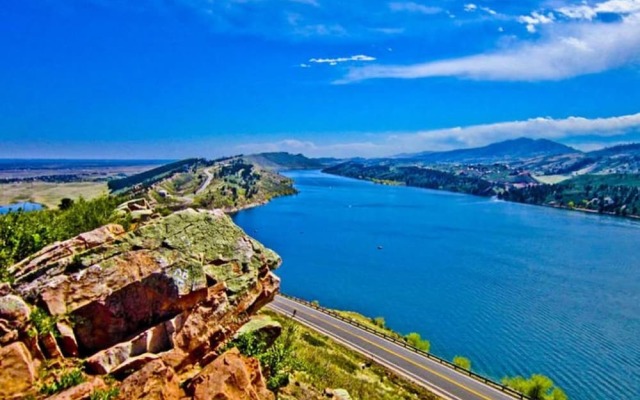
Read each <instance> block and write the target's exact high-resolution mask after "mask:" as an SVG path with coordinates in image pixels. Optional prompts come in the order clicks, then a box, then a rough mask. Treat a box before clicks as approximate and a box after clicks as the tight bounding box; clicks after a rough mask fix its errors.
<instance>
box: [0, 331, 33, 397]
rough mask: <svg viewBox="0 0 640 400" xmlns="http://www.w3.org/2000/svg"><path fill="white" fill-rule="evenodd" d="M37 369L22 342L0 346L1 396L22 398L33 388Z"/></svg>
mask: <svg viewBox="0 0 640 400" xmlns="http://www.w3.org/2000/svg"><path fill="white" fill-rule="evenodd" d="M35 380H36V370H35V367H34V365H33V361H32V359H31V354H29V351H28V350H27V348H26V347H25V345H24V343H22V342H14V343H12V344H10V345H8V346H6V347H2V348H0V398H1V399H11V398H22V397H23V395H24V394H25V393H26V392H28V391H29V390H30V389H32V386H33V383H34V382H35Z"/></svg>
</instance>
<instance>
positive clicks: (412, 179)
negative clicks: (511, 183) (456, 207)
mask: <svg viewBox="0 0 640 400" xmlns="http://www.w3.org/2000/svg"><path fill="white" fill-rule="evenodd" d="M324 172H326V173H329V174H335V175H342V176H348V177H351V178H357V179H366V180H370V181H385V182H397V183H403V184H405V185H407V186H415V187H421V188H427V189H438V190H446V191H449V192H460V193H468V194H474V195H480V196H490V195H493V194H494V192H493V185H492V184H491V183H490V182H488V181H486V180H484V179H480V178H476V177H470V176H465V175H456V174H453V173H449V172H444V171H438V170H435V169H431V168H423V167H417V166H409V167H402V166H392V165H382V164H377V165H371V166H367V165H364V164H361V163H357V162H348V163H343V164H340V165H336V166H334V167H330V168H327V169H325V170H324Z"/></svg>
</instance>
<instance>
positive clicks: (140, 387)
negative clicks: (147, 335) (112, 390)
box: [118, 360, 213, 400]
mask: <svg viewBox="0 0 640 400" xmlns="http://www.w3.org/2000/svg"><path fill="white" fill-rule="evenodd" d="M183 397H185V394H184V391H183V390H182V389H181V388H180V380H179V379H178V376H177V374H176V372H175V371H174V370H173V368H171V367H168V366H167V365H165V364H164V363H163V362H162V361H160V360H154V361H152V362H150V363H148V364H147V365H146V366H145V367H144V368H142V369H141V370H139V371H138V372H136V373H134V374H132V375H130V376H129V377H128V378H127V379H125V380H124V381H123V382H122V385H121V386H120V392H119V395H118V399H122V400H128V399H145V400H172V399H182V398H183ZM210 398H213V397H210Z"/></svg>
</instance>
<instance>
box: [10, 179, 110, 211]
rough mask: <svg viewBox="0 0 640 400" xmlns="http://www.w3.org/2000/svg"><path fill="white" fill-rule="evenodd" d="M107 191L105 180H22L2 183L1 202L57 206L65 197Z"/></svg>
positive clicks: (88, 196) (92, 194)
mask: <svg viewBox="0 0 640 400" xmlns="http://www.w3.org/2000/svg"><path fill="white" fill-rule="evenodd" d="M105 193H107V184H106V183H104V182H73V183H48V182H21V183H5V184H0V204H11V203H16V202H21V201H31V202H34V203H39V204H43V205H45V206H46V207H47V208H56V207H58V204H60V201H61V200H62V199H64V198H70V199H74V200H75V199H78V198H79V197H81V196H82V197H84V198H85V199H87V200H90V199H93V198H96V197H98V196H100V195H102V194H105Z"/></svg>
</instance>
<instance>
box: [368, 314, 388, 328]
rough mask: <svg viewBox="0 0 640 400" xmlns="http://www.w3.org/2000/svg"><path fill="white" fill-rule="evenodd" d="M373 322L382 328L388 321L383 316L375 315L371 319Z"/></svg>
mask: <svg viewBox="0 0 640 400" xmlns="http://www.w3.org/2000/svg"><path fill="white" fill-rule="evenodd" d="M371 322H373V324H374V325H375V326H378V327H380V328H384V327H386V321H385V320H384V318H383V317H375V318H373V319H372V320H371Z"/></svg>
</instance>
